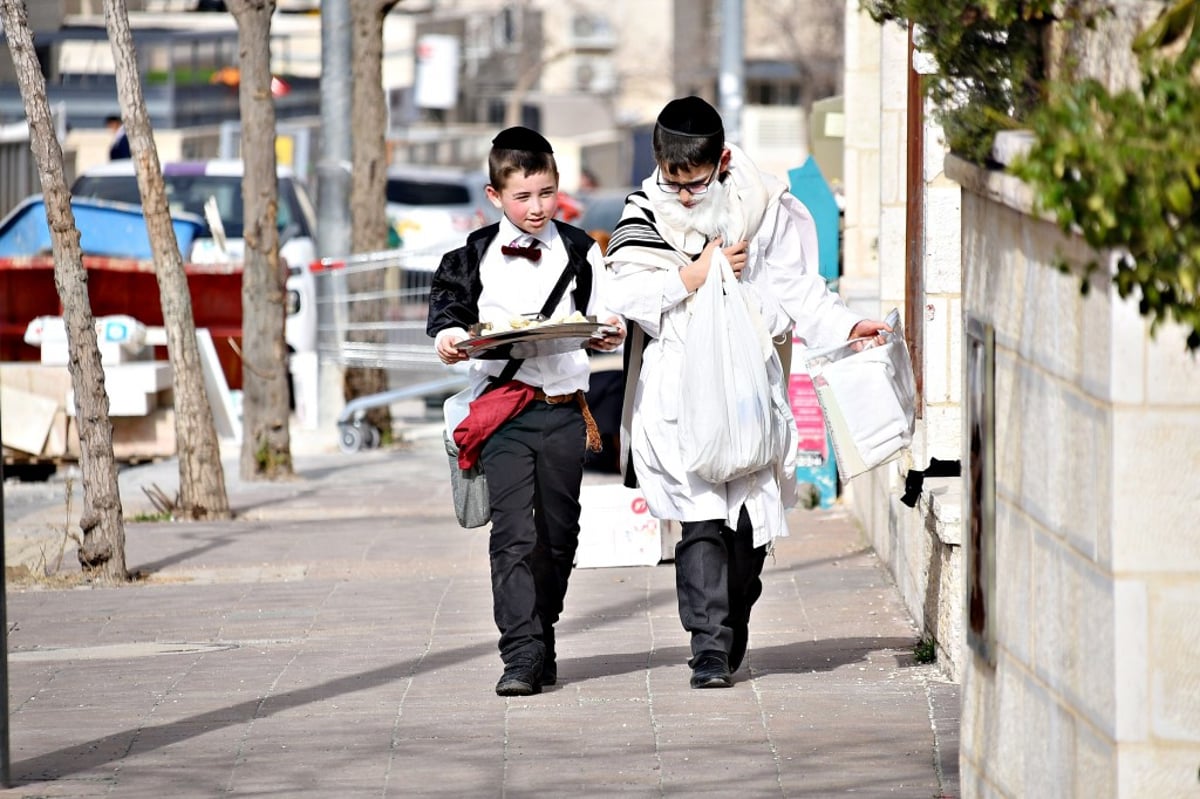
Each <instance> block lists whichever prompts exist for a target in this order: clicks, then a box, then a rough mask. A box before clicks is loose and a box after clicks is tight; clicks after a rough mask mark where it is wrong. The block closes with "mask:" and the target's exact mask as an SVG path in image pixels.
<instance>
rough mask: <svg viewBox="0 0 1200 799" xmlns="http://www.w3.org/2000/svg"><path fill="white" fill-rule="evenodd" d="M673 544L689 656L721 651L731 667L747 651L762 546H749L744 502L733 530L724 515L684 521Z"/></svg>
mask: <svg viewBox="0 0 1200 799" xmlns="http://www.w3.org/2000/svg"><path fill="white" fill-rule="evenodd" d="M682 527H683V537H682V539H681V540H680V541H679V543H678V544H676V545H675V590H676V593H677V594H678V597H679V620H680V621H681V622H683V628H684V629H685V630H687V631H688V632H689V633H691V634H692V659H691V660H690V661H689V665H694V664H695V662H696V657H697V656H698V655H699V654H700V653H701V652H710V651H717V652H724V653H726V654H727V655H729V662H730V666H732V667H733V668H734V669H736V668H737V667H738V666H739V665H741V662H742V658H743V656H744V655H745V654H746V642H747V638H748V636H749V632H750V609H751V608H752V607H754V603H755V602H756V601H758V598H759V596H761V595H762V580H761V579H760V578H761V576H762V570H763V564H764V563H765V562H766V557H767V548H766V547H765V546H761V547H755V546H754V534H753V531H752V529H751V525H750V515H749V514H748V513H747V512H746V509H745V508H744V507H743V508H742V512H741V513H740V514H739V515H738V526H737V530H731V529H730V528H729V526H728V525H726V524H725V521H724V520H723V519H713V520H711V521H703V522H683V523H682Z"/></svg>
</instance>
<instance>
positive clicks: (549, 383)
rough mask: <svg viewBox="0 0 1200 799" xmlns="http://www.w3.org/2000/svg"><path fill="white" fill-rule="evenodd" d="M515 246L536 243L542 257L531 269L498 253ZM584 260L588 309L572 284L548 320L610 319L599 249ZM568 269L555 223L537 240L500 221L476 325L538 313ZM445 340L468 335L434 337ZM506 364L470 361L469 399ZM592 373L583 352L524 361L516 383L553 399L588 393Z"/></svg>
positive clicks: (456, 331)
mask: <svg viewBox="0 0 1200 799" xmlns="http://www.w3.org/2000/svg"><path fill="white" fill-rule="evenodd" d="M530 239H532V241H530ZM513 243H516V244H517V245H518V246H528V245H529V244H531V243H536V244H537V246H538V247H539V248H540V249H541V251H542V255H541V258H540V259H539V260H538V261H537V262H536V263H535V262H533V261H530V260H529V259H527V258H523V257H521V256H507V255H504V254H502V253H501V252H500V248H501V247H502V246H505V245H509V244H513ZM587 260H588V263H589V264H590V265H591V267H592V289H591V294H590V296H589V298H588V304H587V307H586V308H576V307H575V304H574V300H573V298H572V296H571V292H573V291H574V290H575V280H574V279H572V280H571V282H570V283H569V284H567V288H566V290H565V291H564V292H563V295H562V298H561V299H560V300H559V301H558V305H557V306H556V307H555V309H554V310H553V311H552V312H551V313H550V314H549V316H550V318H555V317H560V316H569V315H570V314H571V313H572V312H574V311H576V310H578V311H580V312H581V313H584V314H586V315H595V316H597V318H600V319H605V318H607V317H608V316H611V314H610V313H608V312H607V311H606V310H605V309H604V308H603V307H602V306H601V302H600V297H601V296H603V295H602V291H603V288H602V283H603V281H604V280H605V276H606V275H605V268H604V260H603V258H602V257H601V255H600V248H599V246H598V245H596V244H593V245H592V246H591V247H590V248H589V249H588V253H587ZM566 267H567V248H566V244H565V243H564V242H563V240H562V237H561V236H559V235H558V228H556V227H555V226H554V224H553V223H550V224H547V226H546V227H545V229H543V230H542V231H541V232H540V233H539V234H538V236H537V237H531V236H530V234H528V233H525V232H524V231H522V230H521V229H520V228H518V227H517V226H516V225H514V224H513V223H512V222H511V221H509V219H508V217H503V218H502V219H501V220H500V230H499V232H498V233H497V234H496V237H495V238H494V239H492V241H491V243H490V244H488V248H487V250H486V252H485V253H484V255H483V260H482V262H481V263H480V269H479V271H480V279H481V282H482V283H483V290H482V292H481V293H480V295H479V321H480V322H491V323H493V324H496V325H499V326H501V327H507V326H508V324H509V322H510V320H512V319H513V318H514V317H518V316H521V315H523V314H536V313H538V312H539V311H541V310H542V305H543V304H545V302H546V298H547V297H549V296H550V292H551V290H553V288H554V285H555V284H556V283H557V282H558V279H559V277H560V276H561V275H562V272H563V270H564V269H566ZM448 336H455V337H458V338H466V337H467V331H465V330H463V329H461V328H448V329H446V330H443V331H441V332H440V333H438V336H437V341H441V340H442V339H443V337H448ZM507 363H508V361H507V360H478V359H476V360H472V361H471V369H470V373H471V384H472V387H473V388H474V389H475V391H474V392H473V393H474V394H475V395H478V393H479V392H481V391H482V390H483V388H484V386H485V385H486V383H487V380H488V378H490V377H495V376H497V375H499V374H500V372H501V371H503V369H504V367H505V365H507ZM590 373H591V367H590V364H589V363H588V356H587V353H586V352H585V351H584V350H583V349H582V348H581V349H578V350H572V351H570V352H566V353H561V354H558V355H542V356H538V357H536V358H526V359H525V360H524V361H523V362H522V363H521V368H520V369H518V370H517V374H516V377H515V378H514V379H516V380H519V381H521V382H522V383H528V384H529V385H531V386H535V387H537V388H541V389H542V390H543V391H545V392H546V394H548V395H551V396H554V395H559V394H571V393H573V392H575V391H579V390H583V391H586V390H587V388H588V377H589V375H590Z"/></svg>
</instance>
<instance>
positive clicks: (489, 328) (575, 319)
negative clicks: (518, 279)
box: [479, 311, 588, 335]
mask: <svg viewBox="0 0 1200 799" xmlns="http://www.w3.org/2000/svg"><path fill="white" fill-rule="evenodd" d="M587 322H588V318H587V317H586V316H584V315H583V314H582V313H580V312H579V311H575V312H574V313H572V314H571V315H570V316H556V317H554V318H553V319H543V320H541V321H538V320H536V319H531V318H530V317H528V316H514V317H513V318H512V319H509V320H508V321H507V322H483V323H481V324H480V325H479V334H480V335H485V334H488V333H506V332H508V331H509V330H532V329H534V328H538V327H549V326H550V325H574V324H587Z"/></svg>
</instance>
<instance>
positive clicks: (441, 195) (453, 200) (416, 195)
mask: <svg viewBox="0 0 1200 799" xmlns="http://www.w3.org/2000/svg"><path fill="white" fill-rule="evenodd" d="M387 201H388V202H389V203H396V204H398V205H467V204H469V203H470V202H471V190H470V189H468V188H467V187H466V185H464V184H461V183H444V182H439V181H432V180H416V179H413V178H389V179H388V182H387Z"/></svg>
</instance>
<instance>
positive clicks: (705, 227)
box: [650, 182, 729, 239]
mask: <svg viewBox="0 0 1200 799" xmlns="http://www.w3.org/2000/svg"><path fill="white" fill-rule="evenodd" d="M727 191H728V189H727V188H726V186H725V184H723V183H720V182H714V183H713V185H712V186H711V187H709V190H708V192H707V193H706V194H704V195H702V196H703V197H704V199H703V200H701V201H700V202H698V203H696V204H695V205H693V206H692V207H691V208H687V207H685V206H684V205H683V204H682V203H681V202H679V195H678V194H667V193H666V192H658V193H657V196H653V195H652V197H651V200H650V204H651V205H652V206H653V207H654V213H655V214H657V215H658V218H659V219H660V220H661V221H662V222H663V223H665V224H666V225H667V226H668V227H670V228H671V229H672V230H677V231H681V232H684V233H690V232H692V231H695V232H697V233H700V234H702V235H703V236H704V237H705V238H708V239H712V238H716V237H717V236H723V235H725V232H726V231H727V230H728V229H729V224H728V221H729V218H728V213H729V195H728V194H727Z"/></svg>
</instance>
